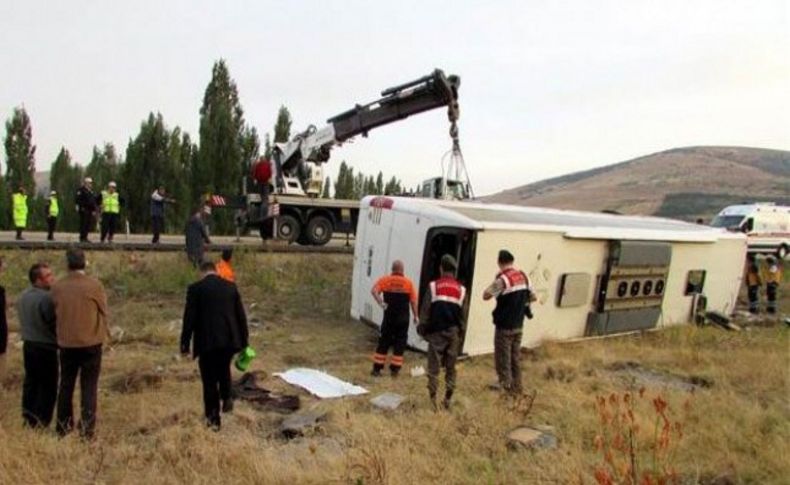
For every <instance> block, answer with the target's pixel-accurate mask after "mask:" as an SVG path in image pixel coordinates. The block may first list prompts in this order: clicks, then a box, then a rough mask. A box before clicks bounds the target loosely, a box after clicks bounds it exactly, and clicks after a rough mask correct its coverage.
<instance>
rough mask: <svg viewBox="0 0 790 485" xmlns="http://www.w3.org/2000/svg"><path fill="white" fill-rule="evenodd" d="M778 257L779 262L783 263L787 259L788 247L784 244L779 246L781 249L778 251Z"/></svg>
mask: <svg viewBox="0 0 790 485" xmlns="http://www.w3.org/2000/svg"><path fill="white" fill-rule="evenodd" d="M776 256H777V257H778V258H779V261H783V260H784V259H785V257H787V246H785V245H784V244H782V245H781V246H779V249H777V250H776Z"/></svg>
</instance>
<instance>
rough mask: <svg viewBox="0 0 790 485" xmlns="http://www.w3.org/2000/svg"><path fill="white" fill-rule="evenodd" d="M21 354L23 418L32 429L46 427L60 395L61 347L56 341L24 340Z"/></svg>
mask: <svg viewBox="0 0 790 485" xmlns="http://www.w3.org/2000/svg"><path fill="white" fill-rule="evenodd" d="M22 354H23V358H24V363H25V380H24V382H23V384H22V419H24V420H25V424H27V425H28V426H30V427H32V428H37V427H42V428H46V427H47V426H49V423H50V422H51V421H52V413H53V412H54V410H55V401H56V400H57V397H58V348H57V346H56V345H54V344H44V343H38V342H25V343H24V345H23V347H22Z"/></svg>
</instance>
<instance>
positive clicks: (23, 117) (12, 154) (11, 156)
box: [4, 108, 36, 196]
mask: <svg viewBox="0 0 790 485" xmlns="http://www.w3.org/2000/svg"><path fill="white" fill-rule="evenodd" d="M5 131H6V136H5V141H4V145H5V154H6V172H5V181H6V187H7V188H8V191H10V192H13V191H15V190H16V189H17V188H18V187H19V186H22V187H24V188H25V191H26V192H27V194H28V195H29V196H33V195H35V191H36V180H35V178H34V175H35V173H36V146H35V145H33V129H32V127H31V126H30V118H29V117H28V115H27V112H26V111H25V108H14V114H13V115H12V116H11V118H10V119H9V120H7V121H6V123H5Z"/></svg>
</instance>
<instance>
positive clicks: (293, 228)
mask: <svg viewBox="0 0 790 485" xmlns="http://www.w3.org/2000/svg"><path fill="white" fill-rule="evenodd" d="M300 232H301V227H300V225H299V221H298V220H296V217H294V216H288V215H285V216H280V217H279V218H278V221H277V238H278V239H283V240H285V241H288V244H292V243H293V242H295V241H296V240H297V239H299V233H300Z"/></svg>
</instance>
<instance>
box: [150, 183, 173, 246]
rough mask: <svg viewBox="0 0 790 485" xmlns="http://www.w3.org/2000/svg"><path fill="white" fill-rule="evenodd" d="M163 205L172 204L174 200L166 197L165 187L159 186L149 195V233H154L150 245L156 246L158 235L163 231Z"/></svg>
mask: <svg viewBox="0 0 790 485" xmlns="http://www.w3.org/2000/svg"><path fill="white" fill-rule="evenodd" d="M165 203H170V204H173V203H175V199H171V198H169V197H167V192H166V191H165V187H164V186H162V185H160V186H159V187H158V188H157V189H156V190H154V193H153V194H151V231H152V232H153V233H154V237H153V238H152V239H151V244H158V243H159V235H160V234H162V232H163V231H164V230H165Z"/></svg>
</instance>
